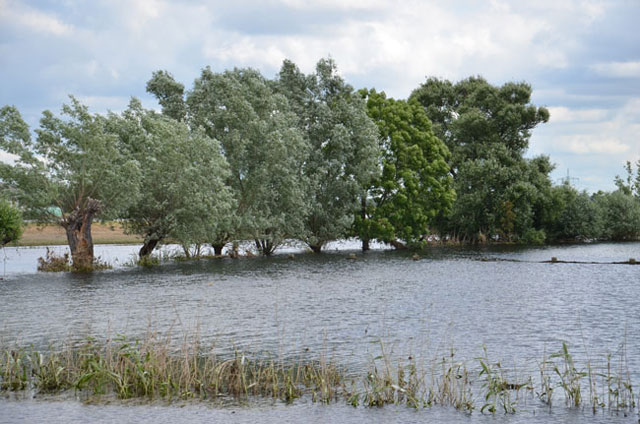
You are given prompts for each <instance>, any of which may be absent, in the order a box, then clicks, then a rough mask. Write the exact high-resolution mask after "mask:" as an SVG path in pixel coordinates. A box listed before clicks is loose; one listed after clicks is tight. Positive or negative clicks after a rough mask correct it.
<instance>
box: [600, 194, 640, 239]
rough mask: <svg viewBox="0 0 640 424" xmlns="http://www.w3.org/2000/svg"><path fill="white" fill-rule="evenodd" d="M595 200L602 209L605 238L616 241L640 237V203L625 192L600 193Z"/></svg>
mask: <svg viewBox="0 0 640 424" xmlns="http://www.w3.org/2000/svg"><path fill="white" fill-rule="evenodd" d="M594 198H595V200H596V202H597V204H598V205H599V207H600V208H601V211H602V217H603V232H602V234H603V237H604V238H607V239H610V240H614V241H624V240H636V239H637V238H638V237H639V236H640V202H638V199H637V198H636V197H634V196H633V195H632V194H629V193H626V192H625V191H624V190H616V191H614V192H613V193H602V192H599V193H597V194H596V195H594Z"/></svg>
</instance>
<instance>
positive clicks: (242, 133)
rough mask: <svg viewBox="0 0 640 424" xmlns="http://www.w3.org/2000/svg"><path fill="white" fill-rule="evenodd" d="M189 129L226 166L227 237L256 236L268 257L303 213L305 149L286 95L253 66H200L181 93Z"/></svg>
mask: <svg viewBox="0 0 640 424" xmlns="http://www.w3.org/2000/svg"><path fill="white" fill-rule="evenodd" d="M187 105H188V108H189V113H190V116H191V117H192V126H194V127H197V126H202V127H203V128H204V130H205V132H206V134H207V135H209V137H212V138H215V139H217V140H219V141H220V143H221V146H222V150H223V152H224V156H225V157H226V159H227V161H228V163H229V167H230V178H229V179H228V180H227V184H228V185H229V186H230V187H231V189H232V190H233V193H234V195H235V197H236V200H237V209H236V212H235V216H236V217H237V220H236V221H235V222H234V223H233V225H232V227H230V230H229V231H228V232H227V233H225V234H222V233H221V234H220V235H219V236H218V237H217V240H221V239H222V240H224V239H225V237H226V235H227V234H232V235H233V236H234V237H235V238H249V239H254V240H256V244H257V246H258V248H259V249H260V250H261V251H262V253H264V254H267V255H269V254H271V253H272V252H273V251H274V250H275V248H277V247H278V245H280V244H281V243H282V242H283V241H284V240H285V239H286V238H290V237H298V236H299V235H300V234H301V233H302V231H303V223H304V218H305V216H306V214H307V211H308V210H309V205H308V203H307V202H306V201H305V187H306V176H305V175H304V174H303V164H304V162H305V159H306V158H307V155H308V147H307V143H306V141H305V139H304V138H303V137H302V135H301V133H300V131H299V130H298V128H296V116H295V114H293V113H292V112H291V111H290V109H289V105H288V102H287V99H286V98H285V97H284V96H282V95H280V94H277V93H274V92H273V90H272V89H271V87H270V86H269V84H268V83H267V81H266V80H265V79H264V78H263V77H262V75H260V73H258V72H257V71H254V70H251V69H235V70H233V71H227V72H224V73H219V74H216V73H213V72H212V71H211V70H210V69H209V68H206V69H204V70H203V71H202V74H201V76H200V77H199V78H198V79H196V81H195V83H194V86H193V89H192V90H191V91H190V92H189V93H188V94H187Z"/></svg>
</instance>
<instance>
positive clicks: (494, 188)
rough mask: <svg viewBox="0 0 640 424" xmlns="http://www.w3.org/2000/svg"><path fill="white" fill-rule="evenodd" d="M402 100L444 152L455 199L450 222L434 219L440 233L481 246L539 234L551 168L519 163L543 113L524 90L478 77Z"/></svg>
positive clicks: (436, 83)
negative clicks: (429, 126) (421, 114)
mask: <svg viewBox="0 0 640 424" xmlns="http://www.w3.org/2000/svg"><path fill="white" fill-rule="evenodd" d="M410 98H411V99H415V100H416V101H418V102H419V103H420V104H421V105H422V106H423V107H424V108H425V111H426V112H427V115H428V116H429V118H430V119H431V121H432V123H433V131H434V133H435V135H436V136H438V137H439V138H441V139H442V140H443V141H444V142H445V144H446V145H447V147H448V148H449V150H450V151H451V159H450V161H449V166H450V170H451V173H452V175H453V176H454V180H455V183H454V188H455V191H456V194H457V199H456V201H455V203H454V205H453V208H452V212H451V214H450V215H448V216H440V217H439V218H438V227H439V229H440V232H441V233H443V235H449V236H453V237H457V238H460V239H463V240H467V241H483V240H488V239H493V238H495V237H500V238H503V239H505V238H506V239H507V240H511V239H513V238H515V239H522V240H524V239H525V237H524V235H525V234H527V233H528V234H529V235H531V234H532V233H531V232H532V231H539V230H540V231H541V230H542V223H543V221H544V219H545V205H546V204H547V203H548V202H549V196H550V193H551V181H550V179H549V177H548V174H549V172H550V171H551V170H552V169H553V166H552V165H551V164H550V162H549V160H548V158H546V157H539V158H534V159H524V158H523V154H524V152H525V151H526V149H527V147H528V144H529V138H530V136H531V130H532V129H533V128H535V127H536V126H537V125H538V124H540V123H542V122H546V121H547V120H548V119H549V112H548V110H547V109H546V108H543V107H536V106H534V105H531V104H530V100H531V87H530V86H529V85H528V84H526V83H513V82H510V83H506V84H504V85H502V86H501V87H496V86H493V85H491V84H489V83H488V82H487V81H486V80H484V79H483V78H481V77H472V78H468V79H466V80H463V81H460V82H458V83H456V84H453V83H451V82H449V81H446V80H438V79H435V78H429V79H427V81H426V82H425V83H424V84H422V85H421V86H420V87H419V88H418V89H416V90H414V91H413V93H412V94H411V97H410ZM540 234H542V233H540ZM535 238H536V239H539V238H540V235H536V237H535Z"/></svg>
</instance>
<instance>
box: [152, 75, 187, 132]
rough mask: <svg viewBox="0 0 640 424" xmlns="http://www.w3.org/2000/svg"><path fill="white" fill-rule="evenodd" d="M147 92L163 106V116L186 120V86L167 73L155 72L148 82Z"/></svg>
mask: <svg viewBox="0 0 640 424" xmlns="http://www.w3.org/2000/svg"><path fill="white" fill-rule="evenodd" d="M147 92H148V93H151V94H153V95H154V96H155V97H156V99H158V103H160V106H162V114H163V115H166V116H168V117H170V118H173V119H175V120H176V121H182V120H184V119H185V118H186V113H187V108H186V104H185V93H184V85H183V84H182V83H180V82H178V81H176V80H175V79H174V78H173V75H171V74H170V73H169V72H167V71H155V72H154V73H153V74H152V76H151V79H150V80H149V81H147Z"/></svg>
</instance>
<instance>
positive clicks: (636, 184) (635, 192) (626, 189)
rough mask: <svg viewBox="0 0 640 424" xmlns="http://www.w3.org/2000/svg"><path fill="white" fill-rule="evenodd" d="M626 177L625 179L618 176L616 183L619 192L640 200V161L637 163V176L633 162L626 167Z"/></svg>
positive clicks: (628, 162)
mask: <svg viewBox="0 0 640 424" xmlns="http://www.w3.org/2000/svg"><path fill="white" fill-rule="evenodd" d="M624 170H625V171H626V174H627V175H626V176H625V178H624V179H622V178H620V176H618V175H616V178H615V183H616V187H618V190H620V191H621V192H623V193H624V194H628V195H630V196H631V195H632V196H635V197H637V198H640V160H638V161H637V162H636V175H635V176H634V175H633V168H632V166H631V162H630V161H627V162H626V163H625V165H624Z"/></svg>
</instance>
